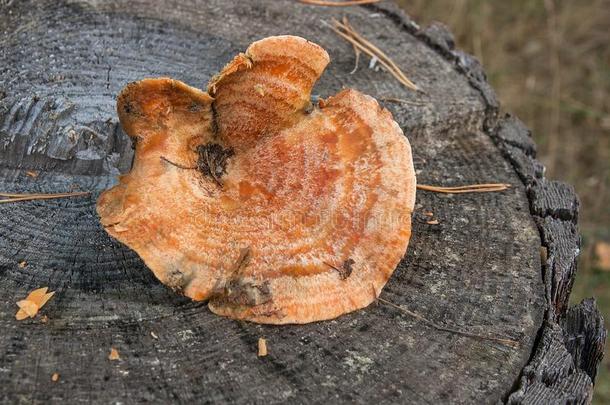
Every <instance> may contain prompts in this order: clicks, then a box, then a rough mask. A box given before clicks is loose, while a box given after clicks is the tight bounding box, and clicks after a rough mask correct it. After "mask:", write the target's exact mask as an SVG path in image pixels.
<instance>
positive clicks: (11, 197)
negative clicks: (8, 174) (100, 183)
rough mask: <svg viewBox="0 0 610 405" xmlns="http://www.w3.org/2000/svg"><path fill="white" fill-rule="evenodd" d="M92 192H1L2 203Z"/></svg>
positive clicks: (0, 201)
mask: <svg viewBox="0 0 610 405" xmlns="http://www.w3.org/2000/svg"><path fill="white" fill-rule="evenodd" d="M88 194H91V192H89V191H78V192H75V193H55V194H11V193H0V204H4V203H12V202H18V201H33V200H51V199H54V198H68V197H79V196H83V195H88Z"/></svg>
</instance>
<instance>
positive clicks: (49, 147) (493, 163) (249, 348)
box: [0, 0, 605, 403]
mask: <svg viewBox="0 0 610 405" xmlns="http://www.w3.org/2000/svg"><path fill="white" fill-rule="evenodd" d="M344 15H347V16H348V17H349V21H350V23H351V25H352V26H353V27H355V28H356V29H357V30H358V32H360V33H361V34H363V35H364V36H366V38H368V39H369V40H370V41H371V42H373V43H374V44H375V45H377V46H378V47H379V48H380V49H383V50H384V52H385V53H386V54H388V55H389V56H390V57H391V58H392V59H393V60H394V62H395V63H396V64H397V65H398V66H399V67H400V68H401V69H402V71H403V72H405V74H406V76H407V77H408V78H409V79H410V80H412V81H413V82H414V83H415V84H416V85H417V87H418V88H419V89H421V90H422V91H421V92H415V91H411V90H409V89H407V88H405V87H404V86H403V85H402V84H401V83H400V82H398V81H397V80H396V79H395V78H394V77H393V76H392V75H390V74H389V73H387V72H384V71H383V70H375V69H369V68H368V60H365V59H367V58H364V57H361V60H360V66H359V68H358V69H357V70H356V71H355V72H354V73H353V74H350V72H351V71H352V70H353V69H354V57H355V56H354V50H353V47H352V45H351V44H350V43H348V42H346V41H345V40H344V39H342V38H341V37H339V36H337V35H336V34H335V33H333V32H332V30H330V28H329V27H328V25H326V24H324V23H323V21H327V22H329V21H330V19H331V18H332V17H334V18H336V19H338V20H341V18H342V17H343V16H344ZM0 33H2V34H1V35H0V192H3V193H65V192H77V191H91V192H92V194H91V195H85V196H80V197H74V198H66V199H56V200H55V199H51V200H36V201H20V202H15V203H9V204H0V329H1V330H2V333H0V402H6V403H42V402H49V401H63V402H70V403H79V402H96V403H118V402H121V403H139V402H143V401H152V402H174V403H192V402H236V403H278V402H290V403H318V402H323V401H326V402H346V403H347V402H349V403H354V402H356V403H371V402H378V403H394V402H406V403H426V402H434V403H438V402H455V403H496V402H498V401H500V402H505V401H508V402H511V403H545V402H549V401H559V402H561V401H568V400H573V401H574V402H586V401H587V400H588V399H590V396H591V387H592V380H593V379H594V377H595V370H596V367H597V363H598V362H599V359H600V356H601V352H603V345H604V340H605V330H604V329H603V323H600V315H599V313H598V312H597V310H596V308H595V304H594V302H592V301H587V302H584V303H583V304H581V306H578V307H576V308H573V309H570V310H569V311H568V309H567V302H568V298H569V292H570V289H571V285H572V282H573V279H574V275H575V269H576V267H575V265H576V257H577V254H578V244H579V235H578V231H577V228H576V220H577V210H578V202H577V199H576V197H575V195H574V192H573V190H572V189H571V188H570V187H568V186H565V185H562V184H559V183H554V182H550V181H547V180H545V179H544V178H543V176H542V168H541V166H540V164H539V163H538V162H537V161H536V160H535V145H534V143H533V141H532V140H531V137H530V136H529V133H528V131H527V129H526V128H525V127H524V126H523V125H522V124H521V123H520V122H519V121H518V120H517V119H516V118H513V117H510V116H506V117H504V116H500V115H499V106H498V103H497V101H496V98H495V95H494V93H493V90H492V89H491V88H490V86H489V84H488V83H487V81H486V79H485V75H484V73H483V71H482V69H481V67H480V66H479V65H478V63H477V62H476V61H475V60H474V59H473V58H472V57H470V56H468V55H466V54H464V53H462V52H460V51H457V50H455V49H453V40H452V38H451V35H450V34H449V33H448V32H447V31H446V30H445V29H444V28H443V27H442V26H440V25H433V26H431V27H429V28H427V29H421V28H420V27H418V26H417V25H416V24H415V23H413V22H412V21H411V20H410V19H409V18H408V17H407V16H405V15H404V14H402V13H401V12H400V11H398V8H397V7H396V6H395V5H393V4H392V3H391V2H381V3H378V4H374V5H367V6H354V7H330V8H329V7H319V6H313V5H306V4H302V3H300V2H297V1H292V0H263V1H226V0H210V1H192V0H189V1H181V2H177V1H176V2H174V1H168V2H154V1H152V0H149V1H127V0H124V1H121V0H115V1H109V2H106V1H87V2H75V1H4V2H0ZM279 34H292V35H300V36H303V37H305V38H307V39H309V40H311V41H313V42H315V43H318V44H320V45H321V46H323V47H324V48H325V49H326V50H327V51H328V53H329V54H330V57H331V64H330V65H329V67H328V69H327V70H326V72H325V73H324V75H323V76H322V78H321V80H320V82H319V83H318V84H317V86H316V87H315V89H314V94H315V95H316V96H321V97H327V96H329V95H332V94H335V93H336V92H337V91H339V90H341V88H343V87H351V88H355V89H357V90H359V91H361V92H363V93H365V94H369V95H371V96H373V97H375V98H377V99H378V100H382V99H386V100H391V99H394V100H395V99H399V100H406V101H407V103H396V102H389V101H387V102H383V105H384V106H385V107H386V108H387V109H389V110H390V111H391V112H392V113H393V114H394V118H395V120H396V121H397V122H398V123H399V124H400V126H401V128H402V129H403V131H404V132H405V134H406V136H407V137H408V138H409V140H410V142H411V145H412V149H413V157H414V163H415V169H416V172H417V176H418V182H420V183H422V184H434V185H443V186H459V185H464V184H473V183H507V184H511V187H510V188H509V189H508V190H505V191H502V192H493V193H475V194H456V195H453V194H438V193H432V192H426V191H419V192H418V195H417V201H416V207H415V212H414V214H413V236H412V239H411V242H410V244H409V249H408V251H407V254H406V256H405V257H404V259H403V260H402V261H401V263H400V264H399V265H398V267H397V269H396V271H395V273H394V275H393V276H392V278H391V279H390V281H389V282H388V284H387V285H386V287H385V289H384V290H383V292H382V293H381V297H382V298H383V299H384V301H388V302H391V303H393V304H395V305H398V306H400V307H403V308H405V309H408V310H410V311H414V312H416V313H418V314H419V315H421V316H423V317H425V318H426V319H428V320H430V321H432V322H433V323H434V324H437V325H441V326H444V327H446V328H447V329H460V330H465V331H468V332H470V333H473V334H483V335H487V336H493V337H497V338H505V339H511V340H515V341H517V342H518V344H517V345H514V346H510V345H505V344H502V343H500V342H498V341H492V340H481V339H475V338H473V337H469V336H465V335H463V334H455V333H450V332H447V331H440V330H438V329H437V328H433V327H431V326H430V325H429V324H426V323H423V322H421V321H419V320H418V319H416V318H413V317H410V316H409V315H407V314H406V313H404V312H403V311H400V310H398V309H397V308H396V307H395V306H391V305H387V304H384V303H382V302H379V303H377V304H372V305H371V306H369V307H368V308H366V309H364V310H361V311H357V312H354V313H351V314H348V315H345V316H342V317H340V318H338V319H336V320H332V321H326V322H319V323H313V324H308V325H300V326H294V325H293V326H290V325H289V326H279V327H278V326H275V327H274V326H263V325H257V324H253V323H248V322H239V321H234V320H230V319H226V318H222V317H219V316H216V315H213V314H212V313H211V312H210V311H209V310H208V309H207V305H206V304H205V303H197V302H192V301H190V300H189V299H187V298H184V297H181V296H179V295H176V294H175V293H174V292H172V291H171V290H169V289H168V288H166V287H165V286H163V285H162V284H160V283H159V282H158V281H157V280H156V279H155V278H154V276H153V275H152V273H151V272H150V271H149V270H148V269H147V268H146V267H145V265H144V264H143V262H142V261H141V260H140V259H139V258H138V256H137V255H136V254H135V253H134V252H132V251H130V250H129V249H127V248H126V247H124V246H122V245H121V244H120V243H118V242H116V241H114V240H112V239H111V238H110V237H109V236H108V235H107V234H106V232H105V231H104V230H103V228H102V227H101V225H100V224H99V220H98V217H97V215H96V213H95V201H96V199H97V197H98V196H99V194H100V193H101V192H102V191H103V190H104V189H106V188H108V187H110V186H112V185H113V184H116V181H117V176H118V175H119V174H120V173H125V172H127V171H128V170H129V168H130V165H131V161H132V158H133V150H132V145H131V142H130V140H129V139H128V137H127V136H126V135H125V133H124V132H123V131H122V129H121V128H120V126H119V125H118V120H117V114H116V112H115V97H116V95H117V93H118V92H119V91H120V89H121V88H122V87H123V86H124V85H125V84H127V83H128V82H131V81H135V80H139V79H142V78H145V77H157V76H171V77H173V78H176V79H179V80H182V81H184V82H186V83H188V84H189V85H191V86H196V87H200V88H202V87H204V85H205V83H207V81H208V80H209V79H210V78H211V76H212V75H213V74H214V73H216V72H217V71H219V70H220V69H221V68H222V66H223V65H224V64H225V63H227V62H228V61H229V60H230V59H231V58H232V57H233V55H235V54H236V53H238V52H240V51H244V50H245V49H246V47H247V46H248V45H249V44H250V43H251V42H252V41H254V40H257V39H261V38H263V37H266V36H270V35H279ZM32 171H35V172H37V173H38V176H31V175H30V174H28V172H29V173H31V172H32ZM430 212H431V213H432V214H433V217H432V219H433V221H431V217H430V216H429V213H430ZM436 221H438V223H437V222H436ZM541 247H544V248H543V249H541ZM541 251H543V252H545V254H544V255H542V258H541ZM24 262H25V263H26V265H23V263H24ZM39 287H48V288H49V290H50V291H55V295H54V297H53V299H52V300H50V301H49V302H48V303H47V304H46V305H45V306H44V307H43V308H41V309H40V312H39V313H38V315H37V316H36V317H35V318H33V319H28V320H23V321H17V320H16V319H15V313H16V312H17V310H18V307H17V305H16V303H17V302H18V301H20V300H22V299H24V297H26V296H27V294H28V293H29V292H30V291H32V290H34V289H36V288H39ZM43 316H46V317H48V319H47V318H43ZM259 338H264V339H265V341H266V343H267V347H268V353H267V355H266V356H264V357H259V356H258V350H259V349H258V342H259ZM566 342H567V344H566ZM113 348H114V349H115V350H116V351H117V353H118V354H119V358H118V359H117V360H114V361H110V360H109V353H110V352H111V349H113ZM557 361H560V362H561V367H559V366H558V365H557ZM556 370H560V371H558V372H555V371H556ZM55 373H57V374H58V375H60V376H61V378H59V379H56V381H54V380H53V379H52V376H53V375H54V374H55Z"/></svg>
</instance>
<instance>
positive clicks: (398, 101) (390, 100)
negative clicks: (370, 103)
mask: <svg viewBox="0 0 610 405" xmlns="http://www.w3.org/2000/svg"><path fill="white" fill-rule="evenodd" d="M379 100H380V101H385V102H387V103H396V104H408V105H416V106H426V105H430V103H426V102H419V101H411V100H405V99H402V98H396V97H383V98H380V99H379Z"/></svg>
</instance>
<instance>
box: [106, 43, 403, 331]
mask: <svg viewBox="0 0 610 405" xmlns="http://www.w3.org/2000/svg"><path fill="white" fill-rule="evenodd" d="M328 62H329V57H328V54H327V53H326V51H324V50H323V49H322V48H321V47H319V46H318V45H315V44H313V43H311V42H309V41H307V40H305V39H303V38H299V37H294V36H278V37H270V38H266V39H263V40H261V41H258V42H255V43H253V44H252V45H250V47H249V48H248V50H247V51H246V53H244V54H240V55H238V56H237V57H235V59H234V60H233V61H232V62H230V63H229V64H228V65H227V66H225V68H224V69H223V70H222V71H221V72H220V73H219V74H218V75H217V76H215V77H214V78H213V79H212V81H211V82H210V84H209V87H208V92H204V91H201V90H199V89H196V88H193V87H190V86H187V85H186V84H184V83H182V82H179V81H177V80H172V79H169V78H157V79H145V80H142V81H139V82H136V83H131V84H129V85H127V86H126V87H125V88H124V89H123V91H122V92H121V93H120V95H119V97H118V103H117V104H118V105H117V108H118V114H119V118H120V121H121V124H122V126H123V128H124V129H125V131H126V132H127V134H129V135H130V136H131V137H132V139H133V140H134V142H135V146H136V150H135V158H134V163H133V167H132V169H131V171H130V172H129V173H128V174H126V175H124V176H121V177H120V180H119V184H118V185H117V186H115V187H113V188H112V189H109V190H107V191H105V192H104V193H103V194H102V195H101V196H100V198H99V200H98V204H97V211H98V214H99V216H100V218H101V222H102V224H103V226H104V228H105V229H106V231H107V232H108V233H109V234H110V235H112V236H113V237H114V238H116V239H118V240H119V241H121V242H123V243H124V244H125V245H127V246H128V247H130V248H131V249H133V250H134V251H136V252H137V253H138V254H139V255H140V257H142V259H143V260H144V262H145V263H146V265H147V266H148V267H149V268H150V269H151V270H152V271H153V272H154V274H155V275H156V277H157V278H158V279H159V280H160V281H161V282H162V283H164V284H166V285H167V286H169V287H171V288H172V289H174V290H176V291H179V292H181V293H183V294H184V295H186V296H188V297H191V298H192V299H194V300H209V308H210V309H211V310H212V311H213V312H214V313H216V314H219V315H224V316H228V317H231V318H236V319H245V320H250V321H254V322H259V323H270V324H286V323H307V322H313V321H319V320H324V319H332V318H335V317H337V316H339V315H342V314H345V313H348V312H351V311H354V310H357V309H360V308H363V307H366V306H367V305H369V304H370V303H371V302H373V301H374V300H375V299H376V297H377V296H378V295H379V293H380V291H381V289H382V288H383V286H384V285H385V283H386V282H387V281H388V279H389V278H390V276H391V275H392V273H393V271H394V269H395V268H396V266H397V264H398V262H399V261H400V259H401V258H402V257H403V255H404V254H405V251H406V248H407V245H408V242H409V238H410V235H411V213H412V210H413V206H414V202H415V173H414V170H413V162H412V158H411V149H410V146H409V142H408V140H407V138H406V137H405V136H404V135H403V133H402V130H401V129H400V127H399V126H398V124H397V123H396V122H395V121H394V120H393V118H392V115H391V113H390V112H389V111H387V110H385V109H383V108H381V107H380V106H379V105H378V103H377V101H375V100H374V99H373V98H371V97H369V96H366V95H364V94H362V93H359V92H358V91H356V90H351V89H346V90H343V91H341V92H340V93H338V94H337V95H335V96H333V97H330V98H328V99H326V100H321V101H320V103H319V104H318V105H316V106H313V105H312V104H311V103H310V93H311V89H312V87H313V85H314V84H315V82H316V81H317V80H318V78H319V77H320V75H321V74H322V72H323V70H324V69H325V67H326V65H327V64H328Z"/></svg>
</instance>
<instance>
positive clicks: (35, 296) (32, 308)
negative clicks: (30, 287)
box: [15, 287, 55, 321]
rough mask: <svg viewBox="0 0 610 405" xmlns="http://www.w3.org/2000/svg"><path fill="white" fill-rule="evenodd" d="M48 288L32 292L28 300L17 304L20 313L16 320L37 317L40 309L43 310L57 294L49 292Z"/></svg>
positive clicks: (16, 315)
mask: <svg viewBox="0 0 610 405" xmlns="http://www.w3.org/2000/svg"><path fill="white" fill-rule="evenodd" d="M48 289H49V288H48V287H42V288H37V289H36V290H34V291H32V292H30V293H29V294H28V296H27V297H26V299H24V300H21V301H19V302H17V306H18V307H19V311H17V314H15V319H17V320H18V321H21V320H24V319H26V318H33V317H35V316H36V314H37V313H38V311H40V308H42V307H43V306H44V305H45V304H46V303H47V302H48V301H49V300H50V299H51V297H52V296H53V295H54V294H55V292H54V291H53V292H47V291H48Z"/></svg>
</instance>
